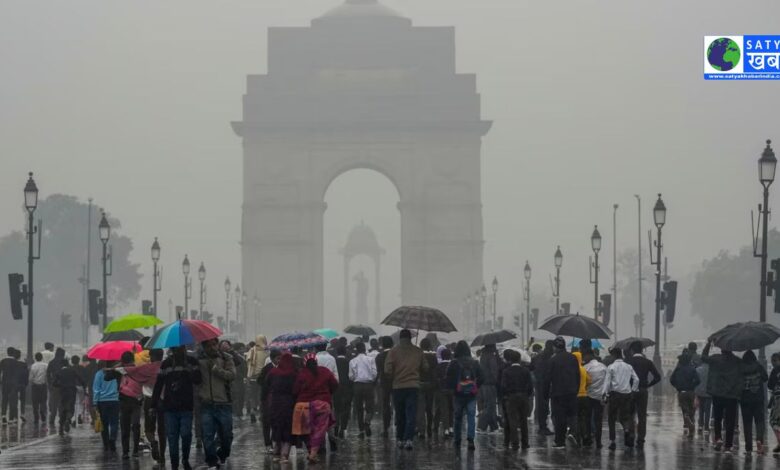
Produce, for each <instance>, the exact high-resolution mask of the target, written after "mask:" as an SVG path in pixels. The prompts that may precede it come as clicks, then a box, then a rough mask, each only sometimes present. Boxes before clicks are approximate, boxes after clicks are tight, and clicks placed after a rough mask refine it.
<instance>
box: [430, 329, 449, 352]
mask: <svg viewBox="0 0 780 470" xmlns="http://www.w3.org/2000/svg"><path fill="white" fill-rule="evenodd" d="M425 338H426V339H428V341H430V342H431V348H433V349H436V348H438V347H439V346H441V345H442V342H446V341H447V338H439V335H437V334H436V333H433V332H430V333H428V334H426V335H425Z"/></svg>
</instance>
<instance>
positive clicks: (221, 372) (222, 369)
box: [198, 351, 236, 405]
mask: <svg viewBox="0 0 780 470" xmlns="http://www.w3.org/2000/svg"><path fill="white" fill-rule="evenodd" d="M198 364H199V366H200V375H201V383H200V385H199V386H198V396H199V397H200V400H201V402H203V403H207V404H214V405H228V404H230V403H232V401H233V400H232V397H231V396H230V382H231V381H233V380H234V379H235V378H236V364H235V363H234V362H233V357H231V356H230V355H228V354H225V353H223V352H222V351H217V354H216V356H213V357H212V356H209V355H208V354H206V353H205V352H204V351H201V353H200V356H199V357H198Z"/></svg>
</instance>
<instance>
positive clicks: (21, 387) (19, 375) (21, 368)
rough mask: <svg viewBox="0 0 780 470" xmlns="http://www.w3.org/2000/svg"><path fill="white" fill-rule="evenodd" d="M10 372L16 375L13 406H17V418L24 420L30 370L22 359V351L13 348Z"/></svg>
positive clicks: (12, 397) (12, 396)
mask: <svg viewBox="0 0 780 470" xmlns="http://www.w3.org/2000/svg"><path fill="white" fill-rule="evenodd" d="M12 370H13V371H12V373H13V375H14V376H15V377H16V379H15V380H14V381H15V382H16V387H15V388H14V389H13V391H12V395H11V400H12V401H13V402H14V405H15V406H18V410H19V420H20V421H21V422H23V423H24V422H26V421H27V419H26V418H25V411H26V410H25V408H26V407H25V405H26V398H27V385H28V384H29V377H30V371H29V369H28V368H27V363H25V362H24V361H22V352H21V351H20V350H18V349H14V362H13V364H12Z"/></svg>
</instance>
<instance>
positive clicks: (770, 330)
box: [709, 321, 780, 351]
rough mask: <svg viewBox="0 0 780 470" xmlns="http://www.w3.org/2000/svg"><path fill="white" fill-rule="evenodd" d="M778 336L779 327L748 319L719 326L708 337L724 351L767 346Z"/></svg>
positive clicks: (779, 334) (779, 335)
mask: <svg viewBox="0 0 780 470" xmlns="http://www.w3.org/2000/svg"><path fill="white" fill-rule="evenodd" d="M778 338H780V328H777V327H776V326H774V325H770V324H769V323H762V322H755V321H749V322H744V323H734V324H731V325H729V326H726V327H724V328H721V329H720V330H718V331H716V332H715V333H713V334H712V336H710V338H709V339H710V341H712V342H713V343H714V344H715V346H717V347H719V348H720V349H724V350H726V351H747V350H748V349H758V348H763V347H764V346H769V345H770V344H772V343H774V342H775V341H777V339H778Z"/></svg>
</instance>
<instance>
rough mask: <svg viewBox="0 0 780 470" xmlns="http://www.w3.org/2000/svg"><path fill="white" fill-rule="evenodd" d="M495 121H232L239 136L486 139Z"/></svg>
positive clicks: (234, 130)
mask: <svg viewBox="0 0 780 470" xmlns="http://www.w3.org/2000/svg"><path fill="white" fill-rule="evenodd" d="M492 125H493V121H482V120H480V121H452V122H441V121H439V122H414V123H410V122H408V121H407V122H400V121H397V122H384V121H382V122H366V121H362V122H360V121H356V122H351V121H345V122H297V123H292V122H291V123H279V122H274V123H260V122H244V121H233V122H231V126H232V127H233V132H235V133H236V134H237V135H238V136H240V137H247V136H250V135H252V134H261V133H266V132H285V133H286V132H291V133H300V132H309V133H333V132H347V133H351V134H354V133H356V132H381V133H394V132H406V133H414V134H417V133H419V134H428V133H431V132H453V131H454V132H470V133H474V134H477V135H479V136H480V137H482V136H484V135H485V134H487V133H488V131H489V130H490V127H491V126H492Z"/></svg>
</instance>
